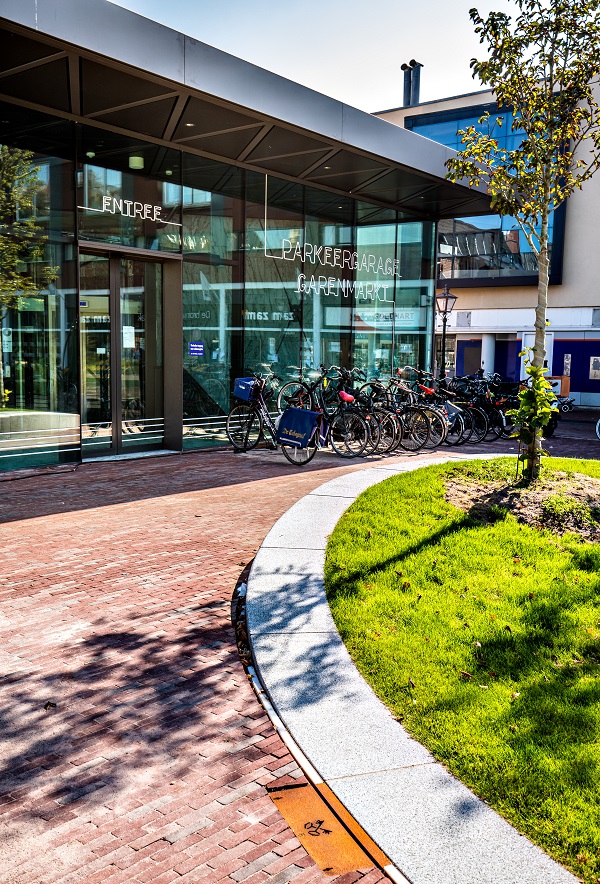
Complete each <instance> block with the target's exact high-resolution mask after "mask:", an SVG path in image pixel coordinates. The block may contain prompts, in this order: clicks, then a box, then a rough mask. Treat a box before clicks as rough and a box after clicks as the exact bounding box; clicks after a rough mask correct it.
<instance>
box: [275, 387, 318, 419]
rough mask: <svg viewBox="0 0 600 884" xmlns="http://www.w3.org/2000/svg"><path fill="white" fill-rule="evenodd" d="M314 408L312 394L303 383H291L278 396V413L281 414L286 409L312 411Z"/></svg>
mask: <svg viewBox="0 0 600 884" xmlns="http://www.w3.org/2000/svg"><path fill="white" fill-rule="evenodd" d="M313 407H314V402H313V397H312V394H311V392H310V390H309V389H308V387H307V386H306V384H303V383H302V381H289V382H288V383H287V384H284V385H283V387H282V388H281V389H280V391H279V392H278V394H277V411H278V412H279V413H280V414H282V413H283V412H284V411H285V410H286V408H307V409H309V410H310V409H312V408H313Z"/></svg>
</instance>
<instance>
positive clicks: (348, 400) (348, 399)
mask: <svg viewBox="0 0 600 884" xmlns="http://www.w3.org/2000/svg"><path fill="white" fill-rule="evenodd" d="M340 399H341V400H342V402H346V403H347V404H348V405H349V404H350V403H351V402H354V396H351V395H350V393H346V392H345V391H344V390H340Z"/></svg>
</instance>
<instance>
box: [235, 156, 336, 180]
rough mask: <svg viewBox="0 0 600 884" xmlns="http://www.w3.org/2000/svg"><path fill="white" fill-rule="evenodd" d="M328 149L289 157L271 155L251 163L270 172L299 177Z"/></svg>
mask: <svg viewBox="0 0 600 884" xmlns="http://www.w3.org/2000/svg"><path fill="white" fill-rule="evenodd" d="M328 153H329V151H327V150H326V151H323V150H317V151H312V152H311V153H301V154H294V155H292V156H289V157H273V158H272V159H268V160H252V163H253V165H255V166H260V167H261V168H264V169H266V170H269V171H272V172H281V173H282V174H283V175H290V176H291V177H292V178H301V177H302V176H303V175H304V173H305V171H306V170H307V169H310V167H311V166H313V165H314V164H315V162H317V161H318V160H319V159H321V157H324V156H327V154H328Z"/></svg>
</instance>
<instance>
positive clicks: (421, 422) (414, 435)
mask: <svg viewBox="0 0 600 884" xmlns="http://www.w3.org/2000/svg"><path fill="white" fill-rule="evenodd" d="M399 418H400V420H401V422H402V439H401V440H400V447H401V448H404V450H405V451H420V450H421V448H425V446H426V445H427V442H428V441H429V433H430V424H429V418H428V417H427V415H426V414H425V412H423V411H421V410H420V409H419V408H415V407H413V406H411V405H409V406H407V407H406V408H404V409H403V410H402V411H401V412H400V414H399Z"/></svg>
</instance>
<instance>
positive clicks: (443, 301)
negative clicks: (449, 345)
mask: <svg viewBox="0 0 600 884" xmlns="http://www.w3.org/2000/svg"><path fill="white" fill-rule="evenodd" d="M457 300H458V299H457V297H456V295H452V294H451V293H450V292H449V291H448V284H447V283H446V285H445V286H444V291H443V292H442V293H441V294H440V295H436V298H435V304H436V307H437V312H438V313H439V314H440V315H441V317H442V377H443V378H445V377H446V323H447V322H448V317H449V316H450V314H451V313H452V310H453V308H454V305H455V304H456V301H457Z"/></svg>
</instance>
